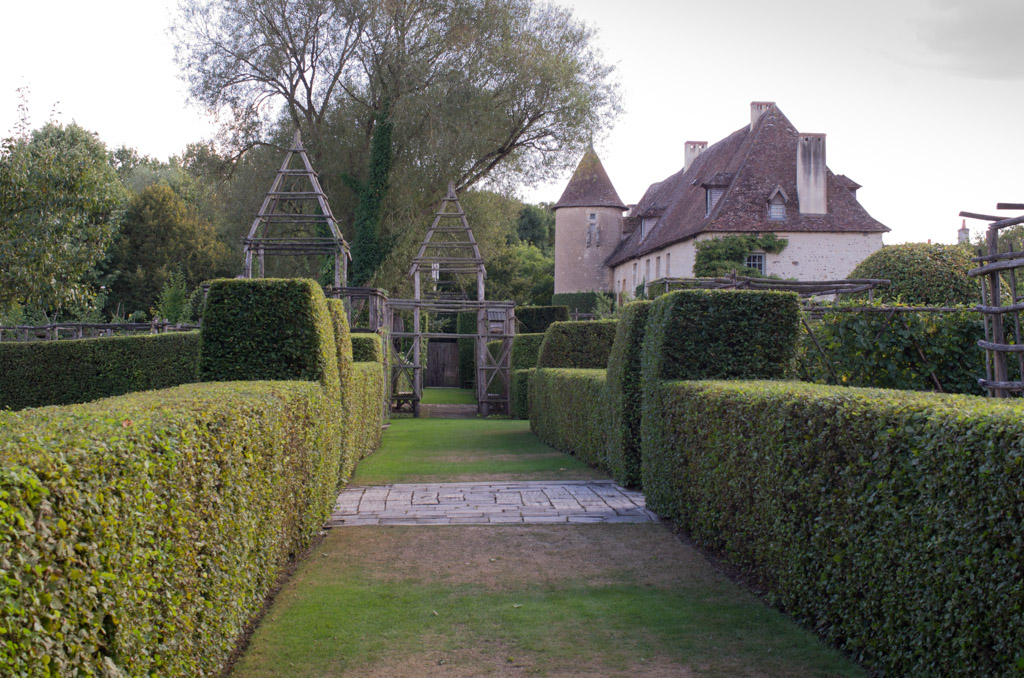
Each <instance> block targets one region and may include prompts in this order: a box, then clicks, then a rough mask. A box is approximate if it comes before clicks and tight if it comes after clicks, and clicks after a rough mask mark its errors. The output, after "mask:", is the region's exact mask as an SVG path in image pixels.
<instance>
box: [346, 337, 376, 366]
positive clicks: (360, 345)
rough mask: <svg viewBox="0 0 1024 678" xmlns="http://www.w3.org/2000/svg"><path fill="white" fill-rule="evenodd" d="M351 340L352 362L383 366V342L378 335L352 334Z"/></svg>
mask: <svg viewBox="0 0 1024 678" xmlns="http://www.w3.org/2000/svg"><path fill="white" fill-rule="evenodd" d="M351 338H352V360H353V361H354V362H357V363H381V364H384V342H383V341H382V340H381V337H380V335H379V334H371V333H369V332H353V333H352V335H351Z"/></svg>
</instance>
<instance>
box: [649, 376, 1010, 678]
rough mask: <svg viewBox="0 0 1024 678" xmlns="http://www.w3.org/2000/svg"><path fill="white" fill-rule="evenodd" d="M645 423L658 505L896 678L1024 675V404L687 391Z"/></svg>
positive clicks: (707, 387)
mask: <svg viewBox="0 0 1024 678" xmlns="http://www.w3.org/2000/svg"><path fill="white" fill-rule="evenodd" d="M651 391H653V393H652V394H651V395H653V397H652V398H651V399H652V400H654V401H656V404H657V405H658V410H657V411H658V413H659V414H658V416H655V417H649V416H648V413H649V410H648V409H647V408H646V404H645V413H644V423H643V426H644V439H643V445H644V449H643V455H644V457H643V485H644V491H645V494H646V496H647V502H648V506H649V507H651V508H652V509H653V510H655V511H656V512H658V513H659V515H662V516H665V517H670V518H672V519H673V520H675V521H677V523H678V524H679V525H680V526H681V527H683V528H684V529H685V530H687V531H688V532H689V534H690V536H691V537H692V538H693V539H695V540H696V541H697V542H698V543H701V544H703V545H706V546H710V547H712V548H714V549H717V550H719V551H720V552H721V553H722V554H723V555H724V556H725V557H726V558H727V559H729V560H730V561H732V562H733V563H735V564H738V565H741V566H743V567H745V568H748V569H749V570H751V571H753V572H754V573H756V575H757V576H758V577H759V578H760V580H761V581H762V583H763V584H764V585H765V586H766V587H767V588H768V589H769V590H770V592H771V595H772V597H773V598H774V600H775V601H776V602H777V603H778V604H780V605H781V606H783V607H784V608H785V609H786V610H788V611H790V612H791V613H793V614H794V615H796V616H797V617H799V618H802V619H804V620H806V621H807V623H808V624H810V625H811V626H813V627H814V628H815V629H817V630H818V632H819V633H821V634H822V635H824V636H825V637H826V638H828V639H829V640H831V641H834V642H836V643H838V644H839V645H840V646H841V647H842V648H844V649H845V650H847V651H849V652H851V653H853V654H854V656H856V657H857V658H858V659H860V660H861V661H863V662H865V663H866V664H867V665H868V666H869V667H870V668H873V669H875V670H877V671H879V672H880V673H883V674H884V675H896V676H919V675H943V676H997V675H998V676H1002V675H1017V674H1018V673H1019V672H1020V671H1021V670H1022V668H1024V531H1022V530H1021V523H1022V506H1024V495H1022V490H1021V488H1024V454H1022V449H1024V406H1021V405H1020V404H1019V402H1011V403H1006V402H997V401H993V400H986V399H983V398H975V397H970V396H940V395H932V394H915V393H908V392H905V391H904V392H898V391H880V390H867V389H842V388H837V387H825V386H814V385H809V384H799V383H795V382H794V383H787V382H781V383H780V382H774V383H772V382H689V383H683V382H676V383H668V384H662V385H658V386H657V387H654V388H652V389H651Z"/></svg>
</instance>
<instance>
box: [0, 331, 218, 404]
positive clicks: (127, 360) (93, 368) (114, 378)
mask: <svg viewBox="0 0 1024 678" xmlns="http://www.w3.org/2000/svg"><path fill="white" fill-rule="evenodd" d="M198 359H199V333H198V332H176V333H168V334H157V335H152V334H147V335H140V336H132V337H102V338H99V339H74V340H67V341H63V340H62V341H33V342H4V343H0V408H10V409H12V410H20V409H22V408H25V407H41V406H44V405H69V404H71V403H81V402H87V401H90V400H96V399H97V398H107V397H110V396H115V395H122V394H124V393H130V392H132V391H145V390H149V389H157V388H168V387H170V386H178V385H179V384H188V383H191V382H194V381H197V378H198V377H197V367H198Z"/></svg>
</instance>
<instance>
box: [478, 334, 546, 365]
mask: <svg viewBox="0 0 1024 678" xmlns="http://www.w3.org/2000/svg"><path fill="white" fill-rule="evenodd" d="M542 343H544V335H543V334H517V335H516V336H515V338H514V339H513V340H512V356H511V361H510V362H511V363H512V369H513V370H528V369H531V368H534V367H536V366H537V357H538V356H539V355H540V346H541V344H542ZM500 348H501V340H500V339H498V340H496V341H489V342H487V350H488V351H490V352H491V355H497V354H498V349H500Z"/></svg>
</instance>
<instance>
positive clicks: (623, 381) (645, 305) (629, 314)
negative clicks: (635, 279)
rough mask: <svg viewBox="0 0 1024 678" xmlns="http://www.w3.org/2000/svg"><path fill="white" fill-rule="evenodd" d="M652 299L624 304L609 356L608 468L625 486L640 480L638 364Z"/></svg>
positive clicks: (641, 391)
mask: <svg viewBox="0 0 1024 678" xmlns="http://www.w3.org/2000/svg"><path fill="white" fill-rule="evenodd" d="M650 310H651V302H649V301H635V302H633V303H631V304H629V305H627V306H626V307H625V309H624V310H623V311H622V317H621V318H620V319H619V325H618V328H617V330H616V333H615V342H614V343H613V344H612V350H611V354H610V356H609V358H608V395H607V402H608V422H607V429H608V450H607V457H608V469H609V471H611V474H612V477H614V478H615V480H617V481H618V482H619V484H621V485H623V486H625V487H631V486H637V485H639V484H640V404H641V401H642V398H643V389H642V388H641V383H640V364H641V358H642V356H643V353H642V349H643V342H644V331H645V328H646V325H647V316H648V313H649V311H650Z"/></svg>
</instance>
